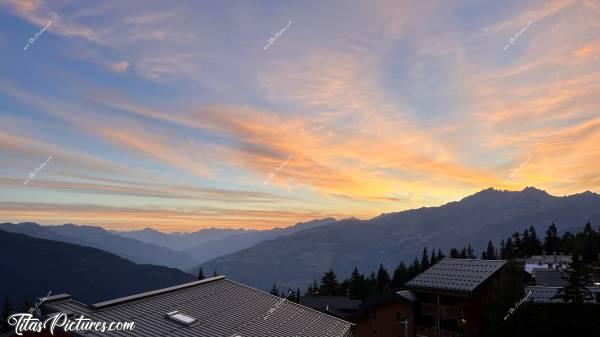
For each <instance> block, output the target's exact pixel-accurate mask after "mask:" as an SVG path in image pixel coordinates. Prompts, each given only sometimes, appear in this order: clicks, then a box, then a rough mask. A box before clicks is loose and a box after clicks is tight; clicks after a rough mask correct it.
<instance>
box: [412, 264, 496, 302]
mask: <svg viewBox="0 0 600 337" xmlns="http://www.w3.org/2000/svg"><path fill="white" fill-rule="evenodd" d="M505 263H506V261H505V260H477V259H450V258H445V259H442V260H441V261H438V262H437V263H436V264H434V265H433V266H431V267H430V268H429V269H427V270H425V271H424V272H422V273H421V274H419V275H417V276H416V277H415V278H413V279H412V280H410V281H408V282H407V283H406V287H407V288H410V289H430V290H445V291H450V292H463V293H470V292H473V291H475V290H476V289H477V288H478V287H479V286H480V285H481V284H482V283H483V282H485V281H486V280H487V279H488V278H489V277H490V276H492V275H493V274H494V273H496V272H497V271H498V270H499V269H500V268H502V266H504V264H505Z"/></svg>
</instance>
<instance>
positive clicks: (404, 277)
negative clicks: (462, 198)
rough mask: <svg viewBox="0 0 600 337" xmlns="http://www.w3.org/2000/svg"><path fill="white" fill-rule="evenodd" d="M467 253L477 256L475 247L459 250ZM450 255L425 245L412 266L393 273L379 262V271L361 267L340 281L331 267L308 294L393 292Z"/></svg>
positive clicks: (354, 296) (352, 295)
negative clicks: (430, 249) (362, 270)
mask: <svg viewBox="0 0 600 337" xmlns="http://www.w3.org/2000/svg"><path fill="white" fill-rule="evenodd" d="M462 253H464V256H465V258H467V256H469V257H472V258H475V256H474V255H473V249H472V248H471V246H470V245H469V246H468V247H465V248H463V249H462V250H461V251H459V255H460V254H462ZM445 256H446V255H445V254H443V253H442V251H441V249H438V250H437V252H436V251H435V250H433V251H432V252H431V254H429V251H428V249H427V248H423V252H422V254H421V258H420V259H419V258H417V257H415V259H414V261H413V262H412V264H410V265H408V266H407V265H406V264H405V263H404V262H400V263H399V264H398V266H397V267H396V268H395V269H394V271H393V272H392V273H391V274H390V272H389V271H388V270H387V268H386V267H385V266H384V265H383V264H379V268H378V269H377V272H371V273H370V274H368V275H365V274H362V273H360V272H359V271H358V268H356V267H355V268H354V270H353V271H352V274H351V275H350V277H349V278H347V279H345V280H343V281H341V282H340V281H338V279H337V276H336V274H335V273H334V272H333V270H332V269H330V270H329V271H328V272H326V273H325V274H324V275H323V277H322V278H321V282H320V283H317V281H316V280H315V281H313V283H312V284H311V285H309V287H308V290H307V291H306V293H305V294H304V295H305V296H349V297H350V298H351V299H361V300H364V299H366V298H368V297H371V296H375V295H380V294H384V293H388V292H391V291H392V290H396V289H400V288H402V287H403V286H404V283H406V282H408V281H409V280H410V279H412V278H413V277H415V276H417V275H418V274H420V273H421V272H422V271H424V270H425V269H427V268H429V267H430V266H432V265H434V264H436V263H437V262H438V261H439V260H441V259H443V258H444V257H445Z"/></svg>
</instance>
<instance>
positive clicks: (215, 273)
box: [213, 269, 219, 277]
mask: <svg viewBox="0 0 600 337" xmlns="http://www.w3.org/2000/svg"><path fill="white" fill-rule="evenodd" d="M217 276H219V274H217V270H216V269H214V270H213V277H217Z"/></svg>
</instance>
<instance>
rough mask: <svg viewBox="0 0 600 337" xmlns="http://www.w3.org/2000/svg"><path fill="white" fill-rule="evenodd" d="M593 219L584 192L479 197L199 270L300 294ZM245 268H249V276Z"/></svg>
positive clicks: (251, 252) (293, 238) (250, 252)
mask: <svg viewBox="0 0 600 337" xmlns="http://www.w3.org/2000/svg"><path fill="white" fill-rule="evenodd" d="M598 219H600V196H599V195H598V194H595V193H592V192H584V193H580V194H575V195H571V196H565V197H556V196H551V195H549V194H548V193H546V192H545V191H542V190H539V189H536V188H533V187H528V188H525V189H524V190H522V191H514V192H513V191H499V190H494V189H491V188H490V189H486V190H483V191H480V192H478V193H475V194H473V195H471V196H468V197H465V198H463V199H462V200H460V201H456V202H450V203H447V204H445V205H442V206H439V207H423V208H419V209H413V210H407V211H402V212H394V213H386V214H381V215H379V216H377V217H375V218H372V219H370V220H356V219H348V220H341V221H337V222H335V223H333V224H330V225H328V226H321V227H317V228H312V229H307V230H304V231H301V232H298V233H293V234H290V235H286V236H282V237H279V238H275V239H272V240H269V241H264V242H261V243H258V244H256V245H254V246H252V247H249V248H247V249H244V250H241V251H238V252H236V253H232V254H228V255H224V256H221V257H218V258H215V259H213V260H210V261H207V262H206V263H203V264H202V267H203V268H204V270H218V271H219V273H222V274H224V275H227V276H228V277H231V278H233V279H236V280H239V281H240V282H244V283H247V284H250V285H253V286H255V287H259V288H261V289H270V288H271V286H272V285H273V283H276V284H277V285H278V286H279V287H281V288H287V287H291V288H292V289H294V288H296V287H301V288H304V287H306V286H307V285H308V284H309V283H310V282H312V280H313V279H318V278H320V277H321V276H322V274H323V272H325V271H327V270H328V269H329V268H333V269H334V271H336V272H337V273H338V277H345V276H348V275H349V273H350V272H351V270H352V269H353V268H354V267H355V266H357V267H358V268H359V269H360V270H361V271H363V272H371V271H372V270H374V269H375V268H376V267H377V265H378V264H379V263H380V262H381V263H383V264H384V265H385V266H387V267H388V269H392V270H393V268H395V267H396V265H397V264H398V263H399V262H400V261H401V260H403V261H405V262H409V261H412V259H414V258H415V257H416V256H419V257H420V254H421V252H422V250H423V248H424V247H428V248H429V249H432V248H435V249H438V248H440V249H442V250H448V249H449V248H452V247H459V248H460V247H463V246H465V245H466V244H468V243H470V244H471V245H472V246H473V248H474V249H475V251H476V252H477V254H479V253H480V252H481V251H482V250H483V248H484V247H485V245H486V244H487V240H489V239H492V240H496V242H495V244H496V245H497V244H498V241H499V240H500V239H502V238H505V237H506V236H508V235H510V234H512V233H513V232H514V231H519V232H521V231H522V230H523V228H524V227H525V226H530V225H533V226H534V227H535V228H536V230H537V231H538V235H539V236H541V237H543V235H544V231H545V230H546V228H547V226H548V225H549V224H550V223H552V222H554V223H556V224H557V225H558V227H559V230H561V231H563V232H564V231H566V230H572V229H573V228H581V227H582V226H583V225H584V224H585V223H587V222H588V221H590V222H591V221H598ZM249 266H251V268H249Z"/></svg>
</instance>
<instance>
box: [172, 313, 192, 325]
mask: <svg viewBox="0 0 600 337" xmlns="http://www.w3.org/2000/svg"><path fill="white" fill-rule="evenodd" d="M167 317H168V318H169V319H171V320H172V321H175V322H178V323H181V324H185V325H191V324H193V323H194V322H196V321H197V319H195V318H193V317H190V316H188V315H185V314H182V313H180V312H179V311H171V312H168V313H167Z"/></svg>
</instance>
